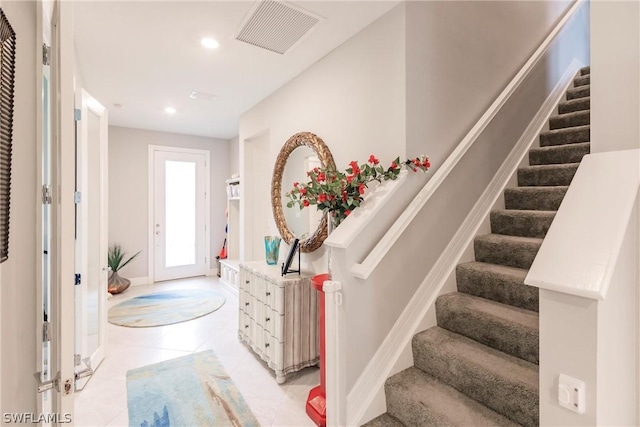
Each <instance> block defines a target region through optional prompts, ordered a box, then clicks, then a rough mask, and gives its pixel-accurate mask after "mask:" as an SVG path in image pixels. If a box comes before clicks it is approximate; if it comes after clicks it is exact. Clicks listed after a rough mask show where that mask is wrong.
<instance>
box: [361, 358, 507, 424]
mask: <svg viewBox="0 0 640 427" xmlns="http://www.w3.org/2000/svg"><path fill="white" fill-rule="evenodd" d="M385 392H386V398H387V408H389V409H388V411H389V413H391V414H393V415H395V417H397V419H399V420H400V421H401V422H402V423H403V424H388V425H389V426H396V425H407V426H460V427H462V426H465V427H466V426H516V425H517V424H515V423H514V422H513V421H511V420H509V419H508V418H505V417H503V416H502V415H500V414H498V413H496V412H495V411H492V410H491V409H489V408H487V407H486V406H484V405H483V404H481V403H479V402H477V401H475V400H473V399H471V398H469V397H468V396H466V395H465V394H463V393H460V392H459V391H458V390H456V389H454V388H453V387H450V386H448V385H446V384H444V383H442V382H441V381H438V380H437V379H436V378H434V377H432V376H431V375H429V374H426V373H425V372H423V371H421V370H419V369H416V368H414V367H411V368H408V369H405V370H404V371H402V372H399V373H397V374H396V375H394V376H392V377H391V378H389V379H388V380H387V382H386V384H385ZM391 422H393V420H392V421H391ZM366 425H367V426H369V424H366ZM376 426H380V427H382V426H385V424H377V425H376Z"/></svg>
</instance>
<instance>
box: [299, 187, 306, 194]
mask: <svg viewBox="0 0 640 427" xmlns="http://www.w3.org/2000/svg"><path fill="white" fill-rule="evenodd" d="M300 194H302V195H303V196H304V195H305V194H307V189H306V188H304V187H302V188H301V189H300Z"/></svg>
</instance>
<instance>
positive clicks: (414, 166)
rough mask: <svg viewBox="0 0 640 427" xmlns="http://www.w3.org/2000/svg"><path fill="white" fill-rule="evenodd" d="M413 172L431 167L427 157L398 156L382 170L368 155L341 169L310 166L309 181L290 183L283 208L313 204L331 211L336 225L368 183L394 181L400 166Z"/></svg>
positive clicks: (352, 207) (374, 159)
mask: <svg viewBox="0 0 640 427" xmlns="http://www.w3.org/2000/svg"><path fill="white" fill-rule="evenodd" d="M403 166H404V167H406V168H407V169H409V170H411V171H413V172H417V171H418V170H421V171H423V172H427V171H428V170H429V168H430V167H431V163H430V162H429V157H427V156H421V157H416V158H415V159H407V160H405V161H404V162H400V157H396V159H395V160H394V161H393V162H391V166H389V167H388V168H387V169H385V168H384V167H383V166H382V165H380V162H379V160H378V159H377V158H376V157H375V156H374V155H373V154H372V155H371V156H370V157H369V160H368V162H367V163H364V164H361V165H358V163H357V162H355V161H352V162H351V163H349V167H348V168H347V169H346V170H345V172H340V171H337V170H335V169H332V168H314V169H313V170H310V171H309V172H307V176H308V177H309V182H307V183H306V184H300V183H298V182H295V183H293V189H292V190H291V191H289V192H288V193H286V196H287V198H288V199H289V201H288V202H287V207H288V208H292V207H294V206H299V207H300V209H301V210H302V209H304V208H306V207H309V206H315V207H316V209H318V210H320V211H322V212H324V213H327V212H331V213H332V214H333V217H334V220H335V222H336V225H337V224H340V223H341V222H342V221H343V220H344V219H345V218H346V217H347V216H348V215H349V214H350V213H351V211H353V210H354V209H355V208H357V207H359V206H360V204H361V203H362V201H363V200H364V193H365V190H366V188H367V187H368V184H369V183H371V182H373V181H378V182H382V181H388V180H395V179H397V178H398V175H399V174H400V169H401V168H402V167H403Z"/></svg>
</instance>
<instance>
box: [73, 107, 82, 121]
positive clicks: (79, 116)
mask: <svg viewBox="0 0 640 427" xmlns="http://www.w3.org/2000/svg"><path fill="white" fill-rule="evenodd" d="M73 120H75V121H76V122H79V121H80V120H82V111H80V109H78V108H75V109H74V110H73Z"/></svg>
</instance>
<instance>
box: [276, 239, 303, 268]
mask: <svg viewBox="0 0 640 427" xmlns="http://www.w3.org/2000/svg"><path fill="white" fill-rule="evenodd" d="M299 248H300V239H295V240H294V241H293V243H291V248H289V254H287V259H286V261H285V262H284V263H283V264H282V267H281V269H280V272H281V273H282V275H283V276H284V275H285V274H287V273H298V274H300V251H299V250H298V249H299ZM296 252H298V269H297V270H291V269H290V268H291V263H292V262H293V257H294V256H295V254H296Z"/></svg>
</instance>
